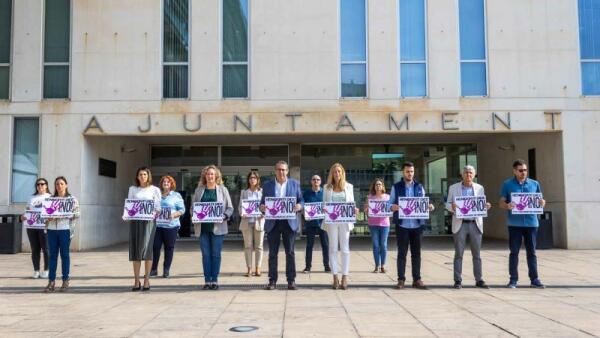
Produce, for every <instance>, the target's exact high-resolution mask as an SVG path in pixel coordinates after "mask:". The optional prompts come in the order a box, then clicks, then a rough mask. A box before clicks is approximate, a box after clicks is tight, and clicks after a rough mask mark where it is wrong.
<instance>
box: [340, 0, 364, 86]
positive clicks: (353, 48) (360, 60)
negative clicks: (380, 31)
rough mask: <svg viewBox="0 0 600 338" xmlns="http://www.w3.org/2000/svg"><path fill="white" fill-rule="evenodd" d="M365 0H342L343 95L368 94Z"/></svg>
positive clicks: (341, 77) (341, 75)
mask: <svg viewBox="0 0 600 338" xmlns="http://www.w3.org/2000/svg"><path fill="white" fill-rule="evenodd" d="M365 6H366V4H365V0H341V1H340V41H341V46H340V50H341V67H340V69H341V74H340V79H341V83H342V85H341V90H342V92H341V96H342V97H366V96H367V25H366V20H367V17H366V7H365Z"/></svg>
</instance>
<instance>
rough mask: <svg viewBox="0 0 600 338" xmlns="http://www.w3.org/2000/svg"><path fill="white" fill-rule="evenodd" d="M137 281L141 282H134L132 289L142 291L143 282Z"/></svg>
mask: <svg viewBox="0 0 600 338" xmlns="http://www.w3.org/2000/svg"><path fill="white" fill-rule="evenodd" d="M137 283H139V284H138V286H135V284H134V285H133V287H132V288H131V291H140V290H141V289H142V283H140V281H138V282H137ZM137 283H136V284H137Z"/></svg>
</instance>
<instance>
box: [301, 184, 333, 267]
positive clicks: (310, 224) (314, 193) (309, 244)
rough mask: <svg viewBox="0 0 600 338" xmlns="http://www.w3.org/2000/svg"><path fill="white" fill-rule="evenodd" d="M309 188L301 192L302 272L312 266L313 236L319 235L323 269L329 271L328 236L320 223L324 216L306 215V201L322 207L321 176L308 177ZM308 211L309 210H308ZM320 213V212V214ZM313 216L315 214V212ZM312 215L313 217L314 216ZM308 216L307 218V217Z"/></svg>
mask: <svg viewBox="0 0 600 338" xmlns="http://www.w3.org/2000/svg"><path fill="white" fill-rule="evenodd" d="M310 185H311V187H310V189H307V190H305V191H304V192H303V193H302V197H303V198H304V207H305V210H304V217H305V219H304V228H305V230H306V257H305V259H304V262H305V267H304V270H302V272H304V273H309V272H310V269H311V268H312V252H313V246H314V244H315V236H316V235H319V239H320V240H321V251H323V266H324V267H325V271H326V272H329V271H331V268H330V267H329V238H328V237H327V232H325V230H323V229H321V223H323V218H324V217H318V218H316V217H315V218H312V217H310V216H309V215H308V216H307V213H306V211H307V209H306V207H307V203H320V204H321V208H322V203H323V189H321V177H320V176H319V175H313V176H312V177H311V178H310ZM309 212H310V211H309ZM321 215H322V214H321ZM314 216H317V215H316V214H315V215H314ZM314 216H313V217H314ZM307 217H308V218H307Z"/></svg>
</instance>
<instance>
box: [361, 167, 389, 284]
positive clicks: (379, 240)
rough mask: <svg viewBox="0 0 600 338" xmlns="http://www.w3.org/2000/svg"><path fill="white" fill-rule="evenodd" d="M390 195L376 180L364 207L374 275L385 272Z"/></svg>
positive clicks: (381, 181) (383, 185)
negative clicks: (371, 247)
mask: <svg viewBox="0 0 600 338" xmlns="http://www.w3.org/2000/svg"><path fill="white" fill-rule="evenodd" d="M389 199H390V195H388V194H386V193H385V184H384V182H383V180H382V179H381V178H376V179H375V180H374V181H373V183H371V188H370V189H369V197H368V201H367V205H366V207H365V213H367V215H368V219H369V220H368V222H369V232H370V233H371V240H372V242H373V258H374V259H375V270H373V272H374V273H376V272H379V271H381V273H384V272H385V261H386V258H387V241H388V235H389V233H390V216H392V214H391V212H389V210H388V208H387V202H388V201H389Z"/></svg>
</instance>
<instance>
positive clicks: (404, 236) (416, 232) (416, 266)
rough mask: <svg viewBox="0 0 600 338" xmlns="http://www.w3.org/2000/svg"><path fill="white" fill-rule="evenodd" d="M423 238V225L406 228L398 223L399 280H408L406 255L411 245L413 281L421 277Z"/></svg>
mask: <svg viewBox="0 0 600 338" xmlns="http://www.w3.org/2000/svg"><path fill="white" fill-rule="evenodd" d="M422 238H423V227H419V228H416V229H406V228H403V227H401V226H399V225H396V241H397V243H398V260H397V262H396V264H397V268H398V280H401V281H405V280H406V274H405V270H406V255H407V253H408V247H409V246H410V263H411V266H412V277H413V281H414V282H416V281H418V280H420V279H421V239H422Z"/></svg>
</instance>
